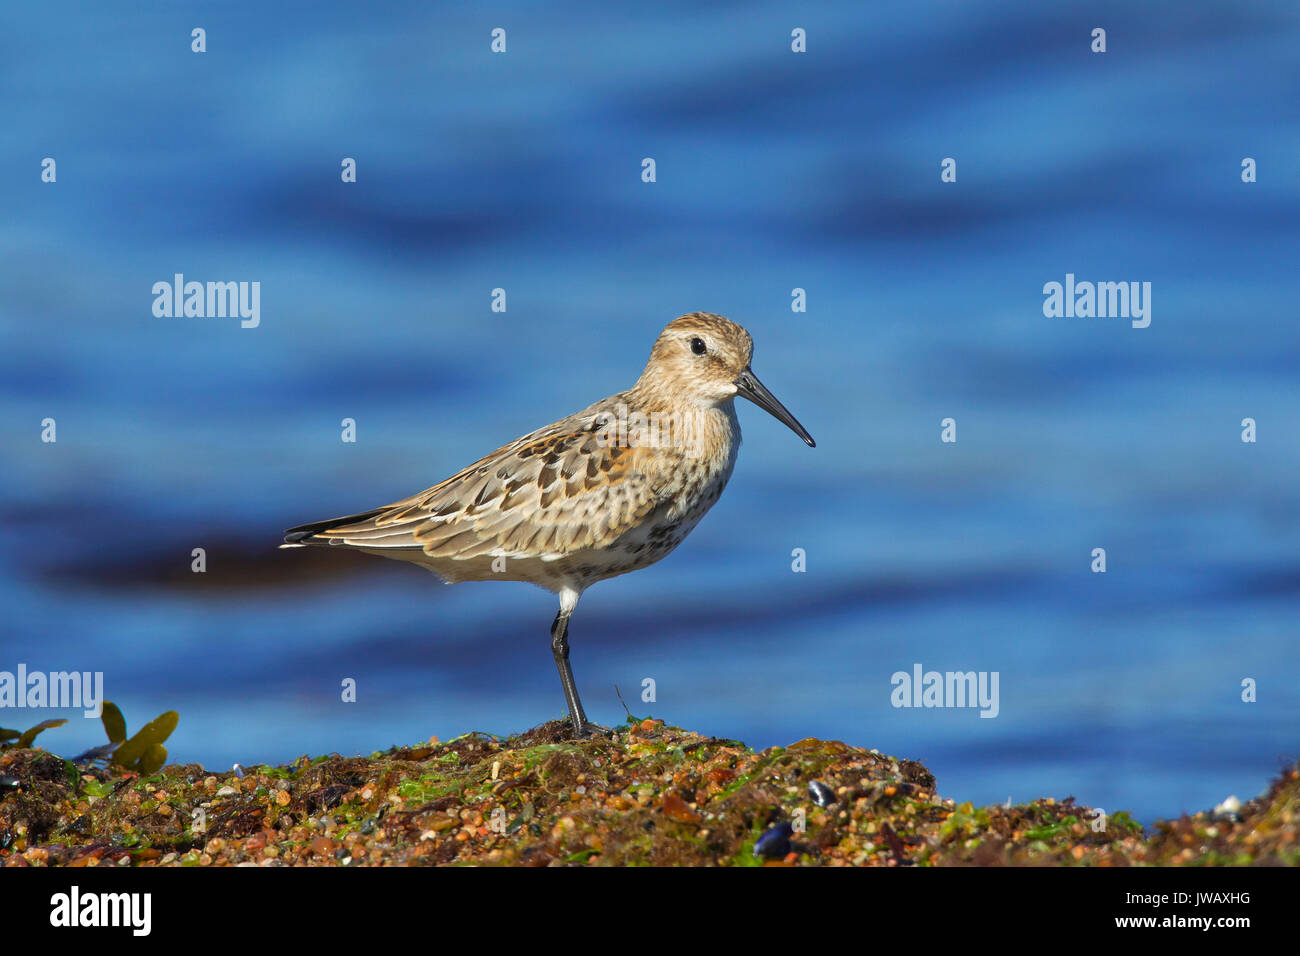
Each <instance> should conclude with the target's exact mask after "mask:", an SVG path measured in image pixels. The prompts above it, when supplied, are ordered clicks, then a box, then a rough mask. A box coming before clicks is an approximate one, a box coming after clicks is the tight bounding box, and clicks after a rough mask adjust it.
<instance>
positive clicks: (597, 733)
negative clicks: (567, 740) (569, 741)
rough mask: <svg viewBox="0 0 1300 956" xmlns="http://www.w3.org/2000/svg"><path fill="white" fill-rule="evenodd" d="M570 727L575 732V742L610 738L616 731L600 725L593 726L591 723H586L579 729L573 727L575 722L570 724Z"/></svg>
mask: <svg viewBox="0 0 1300 956" xmlns="http://www.w3.org/2000/svg"><path fill="white" fill-rule="evenodd" d="M569 727H570V729H571V730H572V731H573V734H572V736H573V739H574V740H592V739H597V738H601V737H610V736H612V735H613V733H614V731H612V730H610V729H609V728H608V727H602V726H601V725H600V724H593V723H592V722H591V721H589V720H588V721H584V722H583V723H581V724H580V725H579V726H578V727H577V728H574V727H573V722H572V721H570V722H569Z"/></svg>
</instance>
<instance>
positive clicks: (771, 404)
mask: <svg viewBox="0 0 1300 956" xmlns="http://www.w3.org/2000/svg"><path fill="white" fill-rule="evenodd" d="M736 389H737V391H739V393H740V394H741V395H743V396H744V397H745V398H747V399H749V400H750V401H751V402H753V403H754V404H755V405H757V406H758V407H759V408H761V409H763V411H765V412H767V413H768V414H770V415H771V416H772V417H773V418H775V419H776V420H777V421H781V422H785V424H786V425H788V426H789V427H790V430H791V431H793V432H794V433H795V434H796V435H798V436H799V437H800V438H802V439H803V440H804V441H806V442H807V443H808V447H809V448H816V447H817V443H816V442H815V441H813V437H812V435H809V434H808V430H807V429H806V428H804V427H803V426H802V425H800V424H799V421H798V419H796V418H795V417H794V416H793V415H791V414H790V413H789V412H788V411H787V410H786V407H785V406H784V405H782V404H781V403H780V402H778V401H777V400H776V396H775V395H773V394H772V393H771V392H769V391H768V390H767V387H766V386H765V385H764V384H763V383H762V382H760V381H759V380H758V379H757V378H755V377H754V373H753V372H751V371H750V370H749V369H745V370H744V371H743V372H741V373H740V378H738V379H736Z"/></svg>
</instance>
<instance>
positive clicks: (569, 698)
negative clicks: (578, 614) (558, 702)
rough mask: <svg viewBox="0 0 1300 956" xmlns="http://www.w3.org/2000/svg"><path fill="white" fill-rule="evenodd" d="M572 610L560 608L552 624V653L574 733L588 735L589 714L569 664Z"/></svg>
mask: <svg viewBox="0 0 1300 956" xmlns="http://www.w3.org/2000/svg"><path fill="white" fill-rule="evenodd" d="M572 613H573V612H572V611H565V610H564V609H563V608H561V609H560V613H559V614H557V615H555V623H554V624H552V625H551V654H552V655H553V656H554V657H555V666H556V668H557V669H558V670H559V672H560V683H561V684H563V685H564V703H565V705H566V706H567V707H568V708H569V721H570V723H572V724H573V735H574V736H575V737H585V736H586V735H587V715H586V714H584V713H583V712H582V701H581V700H579V699H578V685H577V684H575V683H574V681H573V668H572V667H570V666H569V615H570V614H572Z"/></svg>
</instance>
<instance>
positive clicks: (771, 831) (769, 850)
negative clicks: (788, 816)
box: [754, 823, 794, 859]
mask: <svg viewBox="0 0 1300 956" xmlns="http://www.w3.org/2000/svg"><path fill="white" fill-rule="evenodd" d="M792 836H794V827H793V826H791V825H790V824H789V823H778V824H777V825H776V826H774V827H769V828H768V829H767V831H766V832H765V833H764V834H763V835H762V836H761V837H759V838H758V839H757V840H756V841H754V856H758V857H764V858H766V859H780V858H781V857H783V856H785V855H786V854H787V853H789V852H790V837H792Z"/></svg>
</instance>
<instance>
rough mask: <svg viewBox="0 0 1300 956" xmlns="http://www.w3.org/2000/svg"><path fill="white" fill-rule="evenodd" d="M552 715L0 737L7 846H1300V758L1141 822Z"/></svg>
mask: <svg viewBox="0 0 1300 956" xmlns="http://www.w3.org/2000/svg"><path fill="white" fill-rule="evenodd" d="M565 729H566V728H565V726H564V725H563V724H562V723H560V722H559V721H552V722H550V723H547V724H543V725H541V726H540V727H537V728H534V729H533V730H530V731H528V732H526V733H524V734H520V735H517V736H514V737H510V738H496V737H492V736H489V735H486V734H467V735H465V736H462V737H458V738H456V739H455V740H451V741H448V742H446V743H440V742H430V743H428V744H423V745H419V746H415V747H395V748H392V749H390V750H388V751H385V752H382V753H376V754H372V755H371V756H369V757H340V756H337V755H334V756H325V757H317V758H314V759H312V758H308V757H300V758H299V759H298V760H297V761H295V762H294V763H293V764H290V765H286V766H282V767H269V766H260V767H252V768H248V769H247V770H245V771H244V775H243V776H242V777H241V776H239V775H237V774H236V773H234V772H230V771H227V772H222V773H211V772H209V771H207V770H205V769H204V768H202V767H200V766H199V765H197V764H171V765H168V766H166V767H163V768H162V769H161V770H160V771H159V772H157V773H155V774H153V775H151V776H148V777H137V776H134V775H132V774H129V773H123V772H121V771H119V770H117V769H116V768H108V769H105V768H95V769H90V770H84V769H78V768H76V767H74V766H73V765H72V764H71V763H70V762H69V761H66V760H64V759H63V758H61V757H58V756H55V755H53V754H50V753H47V752H45V751H42V750H30V749H23V750H8V751H5V752H4V753H3V754H0V779H7V781H8V782H9V783H10V785H8V786H4V787H3V788H0V865H5V866H32V865H38V866H39V865H45V866H60V865H62V866H74V867H75V866H132V865H134V866H284V865H295V866H304V865H305V866H358V865H439V864H486V865H514V866H519V865H527V866H546V865H647V864H648V865H663V866H671V865H687V866H696V865H703V866H713V865H723V866H752V865H768V866H806V865H829V866H845V865H859V866H913V865H922V866H925V865H930V866H951V865H959V866H960V865H975V866H989V865H1036V866H1043V865H1071V866H1128V865H1195V866H1205V865H1251V864H1255V865H1295V864H1297V863H1300V841H1298V838H1297V835H1298V834H1300V766H1296V765H1293V766H1291V767H1290V768H1288V769H1287V770H1286V771H1284V772H1283V773H1282V774H1281V775H1280V777H1279V778H1278V779H1277V780H1276V781H1275V782H1274V783H1273V785H1272V787H1271V788H1270V790H1269V792H1268V793H1266V794H1265V795H1263V796H1261V797H1259V798H1257V799H1255V800H1251V801H1249V802H1247V803H1244V804H1241V805H1240V807H1236V808H1233V809H1231V810H1225V809H1223V808H1222V807H1221V808H1219V809H1218V810H1217V811H1206V812H1202V813H1197V814H1195V815H1191V816H1183V817H1181V818H1179V819H1178V820H1172V821H1161V822H1160V823H1157V824H1156V825H1155V826H1154V827H1152V828H1151V830H1150V832H1149V833H1145V832H1144V831H1143V829H1142V827H1140V826H1139V825H1138V824H1137V823H1135V822H1134V821H1133V820H1131V819H1130V818H1129V817H1128V815H1127V814H1125V813H1114V814H1111V815H1109V816H1108V817H1106V818H1104V820H1101V819H1094V813H1093V811H1092V810H1091V809H1090V808H1088V807H1084V806H1082V805H1079V804H1076V803H1075V802H1074V800H1073V798H1069V799H1066V800H1063V801H1058V800H1055V799H1052V798H1043V799H1040V800H1036V801H1034V802H1033V803H1030V804H1022V805H1018V806H1010V807H1007V806H991V807H979V808H977V807H974V806H972V805H971V804H970V803H958V802H956V801H954V800H952V799H946V798H944V797H943V796H941V795H939V794H937V793H936V790H935V786H936V785H935V779H934V777H933V775H932V774H931V773H930V772H929V770H927V769H926V768H925V767H924V766H923V765H922V764H920V763H917V762H916V761H913V760H906V759H899V758H895V757H890V756H887V755H884V754H880V753H878V752H876V751H873V750H864V749H862V748H859V747H851V746H849V745H847V744H844V743H841V742H839V741H823V740H815V739H807V740H801V741H798V742H796V743H793V744H791V745H789V746H787V747H773V748H769V749H767V750H764V751H760V752H754V751H752V750H750V749H749V748H748V747H746V746H745V745H744V744H742V743H740V742H739V741H734V740H726V739H722V738H715V737H705V736H700V735H699V734H695V733H691V732H689V731H684V730H681V729H679V728H675V727H669V726H667V725H665V724H664V723H663V722H661V721H656V720H643V721H637V720H630V721H629V722H628V723H627V724H625V725H623V726H620V727H618V728H615V730H614V731H613V732H612V733H611V735H610V736H608V737H600V738H595V739H591V740H585V741H577V742H574V741H568V740H565V739H564V732H565ZM14 780H17V782H18V783H17V785H12V781H14ZM810 785H812V786H811V787H810ZM756 846H757V849H758V853H756V852H755V848H756ZM760 854H761V855H760Z"/></svg>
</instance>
